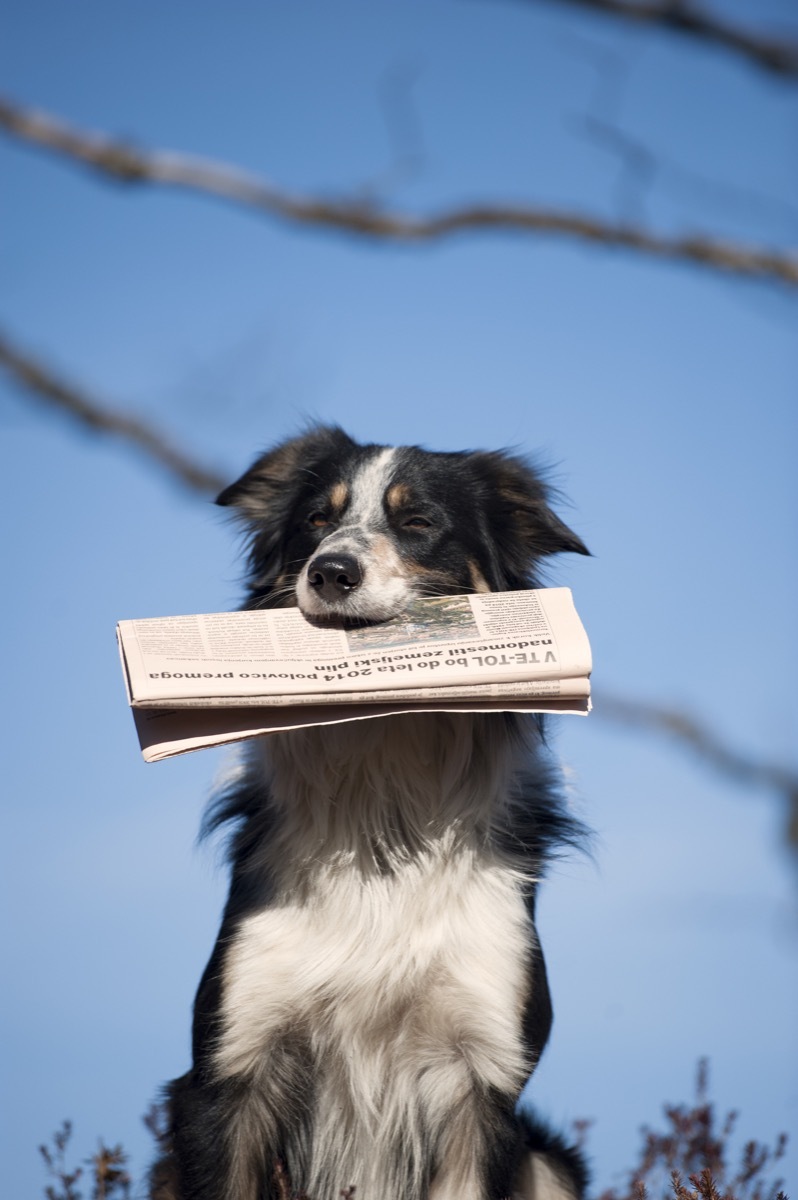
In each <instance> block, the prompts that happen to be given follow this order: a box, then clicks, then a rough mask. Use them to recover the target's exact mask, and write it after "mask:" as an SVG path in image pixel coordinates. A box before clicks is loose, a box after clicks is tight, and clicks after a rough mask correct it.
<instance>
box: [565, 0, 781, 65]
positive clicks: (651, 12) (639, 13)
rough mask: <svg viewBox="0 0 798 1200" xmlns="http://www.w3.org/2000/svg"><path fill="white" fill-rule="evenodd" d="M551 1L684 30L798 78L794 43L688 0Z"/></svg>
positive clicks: (648, 23) (688, 35)
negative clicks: (747, 26)
mask: <svg viewBox="0 0 798 1200" xmlns="http://www.w3.org/2000/svg"><path fill="white" fill-rule="evenodd" d="M555 3H559V4H567V5H570V6H571V7H575V8H588V9H593V10H594V11H596V12H603V13H609V14H610V15H611V16H614V17H624V18H626V19H628V20H632V21H637V22H638V23H639V24H641V25H649V26H651V27H656V28H659V29H667V30H669V31H671V32H673V33H679V34H684V35H685V36H687V37H691V38H694V39H696V40H697V41H701V42H706V43H708V44H710V45H714V46H719V47H720V48H722V49H724V50H729V51H731V52H732V53H734V54H739V55H742V57H743V58H745V59H747V60H748V62H750V63H753V64H754V65H755V66H757V67H761V68H762V69H763V70H766V71H771V72H773V73H775V74H776V75H781V76H784V77H785V78H787V79H798V43H796V42H794V41H788V40H786V39H783V38H775V37H766V36H764V35H763V34H760V33H756V32H754V30H751V29H743V28H742V27H741V26H739V25H732V24H731V23H730V22H727V21H724V20H723V19H722V18H721V17H719V16H716V15H715V14H714V13H712V12H710V10H709V9H706V8H701V7H700V6H699V5H697V4H691V3H689V0H555Z"/></svg>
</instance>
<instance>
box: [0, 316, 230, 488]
mask: <svg viewBox="0 0 798 1200" xmlns="http://www.w3.org/2000/svg"><path fill="white" fill-rule="evenodd" d="M0 365H2V366H4V367H5V368H6V370H7V371H8V372H9V373H10V374H11V376H12V377H13V379H14V380H15V381H16V382H17V383H19V384H21V385H22V387H23V388H24V389H25V390H26V391H27V392H28V393H30V394H31V395H33V396H35V397H36V399H37V400H40V401H44V402H45V403H47V404H49V405H51V406H52V407H53V408H57V409H60V410H61V411H62V412H64V413H66V414H67V415H68V416H69V417H71V418H72V420H73V421H76V422H77V423H78V424H79V425H82V426H83V427H84V428H87V429H91V430H93V431H94V432H95V433H107V434H111V435H112V436H113V437H116V438H118V439H120V440H121V441H123V442H127V443H129V444H132V445H133V446H135V447H136V449H138V450H140V451H142V452H143V453H144V454H145V455H146V456H147V457H148V458H150V459H153V460H154V461H155V462H157V463H158V465H159V466H161V467H165V468H166V470H167V471H168V472H169V473H170V474H171V475H172V476H173V477H174V478H175V479H178V480H179V481H180V483H182V484H183V486H184V487H188V488H190V489H192V490H193V491H198V492H218V491H221V489H222V488H223V487H224V485H225V483H226V482H227V481H226V480H225V479H224V478H223V477H222V476H219V475H217V474H215V472H213V471H212V470H209V469H208V468H207V467H204V466H202V465H201V464H200V463H196V462H194V461H193V460H192V459H190V458H189V457H188V456H186V455H185V454H183V453H182V452H181V451H180V450H177V449H176V448H175V447H174V446H172V445H170V443H169V441H168V439H167V438H166V437H164V435H163V434H161V433H159V432H158V431H157V430H156V429H154V428H153V427H152V426H150V425H148V424H147V423H146V422H145V421H142V420H141V419H140V418H139V417H134V416H129V415H128V414H126V413H121V412H118V411H116V410H115V409H110V408H106V407H105V405H104V404H103V403H102V402H101V401H99V400H98V399H97V398H96V397H95V396H91V395H89V393H88V392H85V391H83V390H82V389H80V388H77V387H75V386H74V385H73V384H71V383H68V382H66V381H65V380H64V379H62V378H61V377H60V376H59V375H58V374H56V373H55V372H54V371H53V370H52V369H51V368H50V367H49V366H47V365H45V364H44V363H42V362H41V360H39V359H37V358H34V357H33V356H32V355H31V354H29V353H27V352H26V351H22V350H20V349H18V348H17V347H16V346H14V345H12V343H11V342H10V341H9V340H8V338H6V337H5V336H4V335H3V333H2V332H0Z"/></svg>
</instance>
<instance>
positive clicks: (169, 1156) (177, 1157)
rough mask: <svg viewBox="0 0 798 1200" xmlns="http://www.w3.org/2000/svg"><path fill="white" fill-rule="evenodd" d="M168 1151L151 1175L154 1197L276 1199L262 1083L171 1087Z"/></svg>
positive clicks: (274, 1135) (274, 1153) (273, 1132)
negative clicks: (256, 1086)
mask: <svg viewBox="0 0 798 1200" xmlns="http://www.w3.org/2000/svg"><path fill="white" fill-rule="evenodd" d="M169 1125H170V1130H169V1138H168V1145H169V1148H168V1151H167V1153H166V1155H165V1156H164V1158H163V1159H162V1160H161V1162H160V1163H159V1164H157V1165H156V1168H155V1170H154V1172H153V1176H152V1181H153V1184H152V1192H151V1195H152V1196H153V1200H277V1197H278V1196H279V1195H280V1194H281V1191H280V1187H279V1181H278V1177H277V1172H278V1171H279V1166H278V1164H279V1163H281V1153H280V1147H279V1144H278V1143H279V1135H278V1131H277V1126H276V1121H275V1120H274V1119H272V1118H271V1117H270V1113H269V1105H268V1103H267V1100H266V1097H265V1095H264V1094H263V1092H262V1091H261V1090H260V1089H254V1088H252V1087H250V1086H244V1085H242V1084H241V1083H239V1082H235V1081H229V1080H228V1081H221V1082H207V1081H205V1082H201V1081H199V1080H198V1079H197V1077H196V1076H195V1074H194V1072H189V1073H188V1074H187V1075H184V1076H183V1077H182V1078H181V1079H177V1080H175V1082H174V1083H173V1084H172V1085H171V1086H170V1089H169Z"/></svg>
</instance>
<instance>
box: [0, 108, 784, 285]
mask: <svg viewBox="0 0 798 1200" xmlns="http://www.w3.org/2000/svg"><path fill="white" fill-rule="evenodd" d="M0 128H4V129H5V130H6V131H7V132H8V133H10V134H12V135H13V136H15V137H17V138H20V139H21V140H23V141H26V142H29V143H32V144H34V145H36V146H38V147H40V148H43V149H46V150H48V151H54V152H56V153H58V154H63V155H66V156H67V157H68V158H71V159H74V160H77V161H79V162H81V163H84V164H85V165H87V166H89V167H92V168H93V169H95V170H98V171H100V172H101V173H102V174H104V175H107V176H109V177H111V178H113V179H115V180H117V181H118V182H120V183H124V184H160V185H161V186H164V187H172V188H179V189H182V190H185V191H189V192H194V193H198V194H202V195H207V196H214V197H216V198H218V199H223V200H227V201H231V202H232V203H235V204H237V205H242V206H244V207H247V208H249V209H254V210H256V211H258V212H261V213H265V214H267V215H269V216H271V217H276V218H278V219H282V220H285V221H290V222H295V223H299V224H304V225H311V226H316V227H320V228H326V229H335V230H338V231H339V232H343V233H349V234H354V235H357V236H360V237H366V238H372V239H381V240H388V241H396V242H403V243H408V244H412V243H420V242H431V241H436V240H443V239H444V238H447V237H450V236H453V235H454V234H457V233H463V232H466V231H470V232H487V231H492V232H502V231H503V232H508V233H515V234H519V233H532V234H538V235H547V234H548V235H552V236H556V237H568V238H575V239H577V240H580V241H585V242H591V243H593V244H594V245H604V246H611V247H619V248H623V249H626V250H634V251H637V252H639V253H643V254H648V255H653V256H654V257H656V258H661V259H670V260H672V261H675V262H683V263H690V264H691V265H693V266H700V267H705V268H709V269H712V270H715V271H721V272H724V273H726V274H733V275H738V276H744V277H747V278H752V279H760V280H767V281H770V282H779V283H782V284H787V285H788V286H790V287H798V255H795V254H786V253H783V252H781V251H778V250H767V249H763V248H761V247H755V246H742V245H737V244H734V243H731V242H723V241H719V240H718V239H716V238H714V237H712V236H711V235H707V234H695V235H692V236H687V237H669V236H665V235H661V234H658V233H654V232H652V231H650V230H648V229H646V228H644V227H643V226H640V225H632V224H628V223H615V224H613V223H612V222H607V221H604V220H602V219H601V218H599V217H592V216H586V215H581V214H579V213H569V212H563V211H561V210H556V209H544V208H538V207H535V206H530V205H512V204H502V203H494V202H486V203H483V204H474V205H466V206H464V207H461V208H451V209H448V210H444V211H443V212H439V213H437V214H434V215H432V216H428V217H423V216H416V215H413V214H408V213H399V212H396V211H393V212H388V211H386V210H385V209H384V208H379V207H377V206H376V205H375V204H373V203H369V202H364V201H363V200H362V199H360V200H342V201H339V200H328V199H322V198H319V197H308V196H300V195H295V194H294V195H292V194H290V193H288V192H285V191H283V190H281V189H280V188H277V187H275V186H274V185H272V184H270V183H268V182H267V181H266V180H264V179H262V178H259V177H256V176H254V175H250V174H247V173H246V172H243V171H240V170H238V169H237V168H235V167H232V166H228V165H227V164H224V163H218V162H214V161H212V160H209V159H203V158H196V157H190V156H187V155H183V154H177V153H172V152H171V151H144V150H141V149H139V148H138V147H136V146H133V145H132V144H130V143H128V142H124V141H119V140H116V139H114V138H110V137H107V136H105V135H103V134H98V133H91V132H88V131H86V130H82V129H77V128H76V127H75V126H73V125H68V124H66V123H65V122H64V121H62V120H61V119H60V118H56V117H54V116H52V115H51V114H49V113H44V112H41V111H37V110H33V109H27V108H21V107H20V106H19V105H16V104H14V103H12V102H11V101H8V100H0Z"/></svg>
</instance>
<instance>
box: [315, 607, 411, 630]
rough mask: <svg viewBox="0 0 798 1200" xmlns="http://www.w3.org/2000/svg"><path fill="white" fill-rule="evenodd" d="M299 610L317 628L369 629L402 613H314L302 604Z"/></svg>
mask: <svg viewBox="0 0 798 1200" xmlns="http://www.w3.org/2000/svg"><path fill="white" fill-rule="evenodd" d="M299 610H300V612H301V613H302V616H303V617H304V618H305V620H306V621H307V622H308V624H309V625H315V626H316V628H317V629H342V630H347V629H368V628H369V627H370V626H372V625H384V624H385V622H386V621H390V620H392V618H393V617H398V616H400V615H401V614H400V613H398V612H395V613H388V614H386V615H385V616H379V617H358V616H350V615H349V614H347V613H342V612H328V613H314V612H305V610H304V609H303V608H302V606H301V605H300V606H299Z"/></svg>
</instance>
